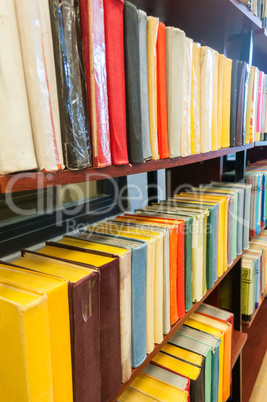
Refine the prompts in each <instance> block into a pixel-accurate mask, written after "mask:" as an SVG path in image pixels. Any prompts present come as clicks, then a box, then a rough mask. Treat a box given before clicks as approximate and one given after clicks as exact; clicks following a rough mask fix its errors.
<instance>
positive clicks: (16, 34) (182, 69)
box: [0, 0, 267, 174]
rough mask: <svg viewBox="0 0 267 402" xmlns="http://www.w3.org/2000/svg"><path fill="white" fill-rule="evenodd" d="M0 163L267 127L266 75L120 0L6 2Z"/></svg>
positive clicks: (34, 162) (205, 147)
mask: <svg viewBox="0 0 267 402" xmlns="http://www.w3.org/2000/svg"><path fill="white" fill-rule="evenodd" d="M0 11H1V15H4V18H3V24H2V29H1V35H2V37H3V40H2V41H1V47H0V62H1V65H2V70H1V71H2V73H1V86H2V87H3V88H5V92H4V94H5V96H3V97H2V98H1V99H2V101H1V104H0V110H1V112H0V113H1V114H0V123H1V124H0V127H1V130H0V139H1V150H0V174H8V173H12V172H16V171H26V170H34V169H39V170H44V171H56V170H60V169H63V168H64V166H66V167H67V168H68V169H73V170H77V169H82V168H86V167H89V166H91V165H93V166H94V167H105V166H108V165H110V164H114V165H123V164H127V163H129V162H130V163H137V162H144V161H146V160H149V159H153V160H156V159H159V158H161V159H164V158H169V157H170V158H174V157H178V156H187V155H190V154H195V153H200V152H202V153H205V152H209V151H213V150H217V149H220V148H225V147H229V146H236V145H242V144H248V143H250V142H254V141H256V140H260V139H264V135H265V133H266V132H267V113H265V110H266V107H267V104H266V89H267V88H266V87H267V80H266V77H265V74H264V73H263V72H261V71H259V70H258V69H257V68H256V67H253V66H249V65H247V64H246V63H245V62H242V61H237V60H233V61H232V60H230V59H228V58H226V57H225V56H224V55H221V54H218V52H217V51H215V50H213V49H211V48H209V47H207V46H201V45H200V44H199V43H193V41H192V39H190V38H188V37H186V34H185V32H184V31H182V30H180V29H178V28H174V27H165V25H164V24H163V23H162V22H159V19H158V18H155V17H150V16H147V15H146V13H145V12H143V11H142V10H137V8H136V7H135V6H134V5H133V4H131V3H130V2H127V1H126V2H125V3H124V2H123V1H121V0H98V1H96V0H89V1H86V0H79V1H78V0H68V1H64V2H59V1H58V0H38V1H36V0H10V1H9V2H6V1H5V0H1V2H0Z"/></svg>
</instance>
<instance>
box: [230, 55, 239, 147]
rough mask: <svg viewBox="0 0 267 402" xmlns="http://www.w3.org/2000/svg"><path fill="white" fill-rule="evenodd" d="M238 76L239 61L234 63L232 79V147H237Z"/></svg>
mask: <svg viewBox="0 0 267 402" xmlns="http://www.w3.org/2000/svg"><path fill="white" fill-rule="evenodd" d="M237 74H238V61H237V60H233V62H232V78H231V113H230V146H231V147H235V145H236V120H237V82H238V81H237Z"/></svg>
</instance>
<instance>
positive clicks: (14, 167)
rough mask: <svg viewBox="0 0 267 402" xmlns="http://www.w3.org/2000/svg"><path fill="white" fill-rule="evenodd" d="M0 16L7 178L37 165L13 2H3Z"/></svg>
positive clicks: (1, 158) (1, 159)
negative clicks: (0, 19)
mask: <svg viewBox="0 0 267 402" xmlns="http://www.w3.org/2000/svg"><path fill="white" fill-rule="evenodd" d="M0 13H1V15H2V16H3V18H2V19H3V21H2V24H1V31H0V38H1V43H3V46H1V50H0V63H1V66H2V67H1V84H0V85H1V88H3V90H2V91H4V92H3V93H2V94H3V96H1V101H0V126H1V130H0V141H1V151H0V174H2V175H4V174H9V173H13V172H19V171H24V170H32V169H36V168H37V163H36V158H35V152H34V145H33V138H32V128H31V120H30V112H29V105H28V98H27V90H26V85H25V78H24V69H23V62H22V54H21V47H20V40H19V32H18V26H17V20H16V10H15V3H14V0H11V1H9V2H6V1H4V0H2V1H1V4H0ZM4 88H5V90H4ZM14 113H16V119H14Z"/></svg>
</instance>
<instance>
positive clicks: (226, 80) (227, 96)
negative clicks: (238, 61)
mask: <svg viewBox="0 0 267 402" xmlns="http://www.w3.org/2000/svg"><path fill="white" fill-rule="evenodd" d="M231 80H232V60H231V59H228V58H227V57H226V58H225V61H224V74H223V110H222V148H228V147H230V113H231Z"/></svg>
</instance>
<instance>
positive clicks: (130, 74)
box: [124, 1, 144, 163]
mask: <svg viewBox="0 0 267 402" xmlns="http://www.w3.org/2000/svg"><path fill="white" fill-rule="evenodd" d="M138 28H139V27H138V12H137V8H136V7H135V6H134V5H133V4H131V3H130V2H128V1H125V3H124V57H125V90H126V121H127V146H128V156H129V161H130V162H133V163H138V162H143V161H144V154H143V144H142V137H141V133H142V123H141V119H142V117H141V94H140V91H141V89H140V53H139V30H138Z"/></svg>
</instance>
